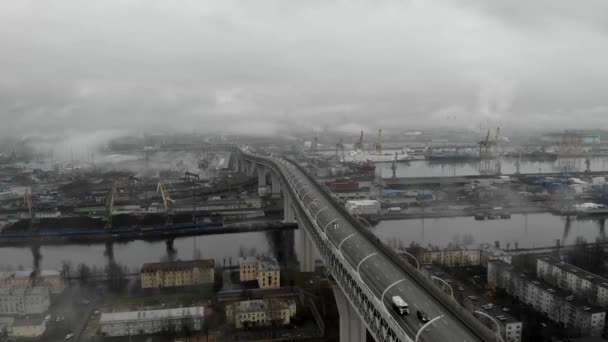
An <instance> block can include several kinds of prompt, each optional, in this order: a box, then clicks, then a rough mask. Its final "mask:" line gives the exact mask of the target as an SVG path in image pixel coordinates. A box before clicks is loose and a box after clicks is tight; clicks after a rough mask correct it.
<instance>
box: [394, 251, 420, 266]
mask: <svg viewBox="0 0 608 342" xmlns="http://www.w3.org/2000/svg"><path fill="white" fill-rule="evenodd" d="M399 253H402V254H405V255H407V256H409V257H410V258H412V259H414V261H416V268H417V269H418V271H420V262H419V261H418V258H416V257H415V256H414V255H413V254H411V253H409V252H407V251H405V250H403V249H401V250H399Z"/></svg>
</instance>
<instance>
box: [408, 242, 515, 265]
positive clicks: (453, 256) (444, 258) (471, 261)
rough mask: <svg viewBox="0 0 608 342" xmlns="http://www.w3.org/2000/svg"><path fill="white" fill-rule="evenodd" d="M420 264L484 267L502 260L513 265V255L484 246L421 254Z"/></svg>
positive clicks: (418, 256)
mask: <svg viewBox="0 0 608 342" xmlns="http://www.w3.org/2000/svg"><path fill="white" fill-rule="evenodd" d="M417 258H418V261H419V262H420V264H439V265H442V266H445V267H465V266H482V267H487V265H488V262H490V261H493V260H502V261H504V262H506V263H508V264H510V263H511V254H510V253H508V252H506V251H504V250H502V249H500V248H496V247H492V246H490V245H482V246H480V247H479V248H475V249H466V248H463V249H454V250H441V251H428V252H420V253H418V255H417Z"/></svg>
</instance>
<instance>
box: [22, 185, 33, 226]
mask: <svg viewBox="0 0 608 342" xmlns="http://www.w3.org/2000/svg"><path fill="white" fill-rule="evenodd" d="M23 200H24V202H25V204H26V205H27V210H28V215H29V219H30V229H32V228H34V224H35V223H36V213H35V212H34V204H33V203H34V202H33V200H32V190H31V189H30V188H26V189H25V194H24V196H23Z"/></svg>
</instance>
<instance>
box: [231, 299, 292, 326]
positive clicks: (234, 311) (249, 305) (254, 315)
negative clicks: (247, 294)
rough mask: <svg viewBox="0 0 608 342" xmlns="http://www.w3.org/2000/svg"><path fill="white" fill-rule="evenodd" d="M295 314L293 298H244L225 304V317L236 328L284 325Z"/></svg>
mask: <svg viewBox="0 0 608 342" xmlns="http://www.w3.org/2000/svg"><path fill="white" fill-rule="evenodd" d="M295 314H296V302H295V300H293V299H287V300H286V299H278V298H270V299H256V300H246V301H241V302H238V303H234V304H230V305H227V306H226V319H227V320H228V322H231V323H234V326H235V327H236V328H237V329H242V328H246V327H260V326H268V325H271V324H273V323H274V324H275V325H286V324H289V323H290V322H291V319H292V318H293V317H294V316H295Z"/></svg>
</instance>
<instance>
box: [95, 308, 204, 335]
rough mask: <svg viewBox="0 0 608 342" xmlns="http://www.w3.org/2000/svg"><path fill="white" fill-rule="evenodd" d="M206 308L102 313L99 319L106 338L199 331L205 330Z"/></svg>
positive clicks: (102, 332)
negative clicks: (204, 317)
mask: <svg viewBox="0 0 608 342" xmlns="http://www.w3.org/2000/svg"><path fill="white" fill-rule="evenodd" d="M204 312H205V308H204V307H202V306H198V307H186V308H174V309H162V310H142V311H127V312H112V313H102V314H101V317H100V318H99V326H100V328H99V329H100V331H101V334H102V335H104V336H131V335H148V334H155V333H159V332H163V331H166V332H180V331H184V330H189V331H199V330H201V329H202V328H203V316H204Z"/></svg>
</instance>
